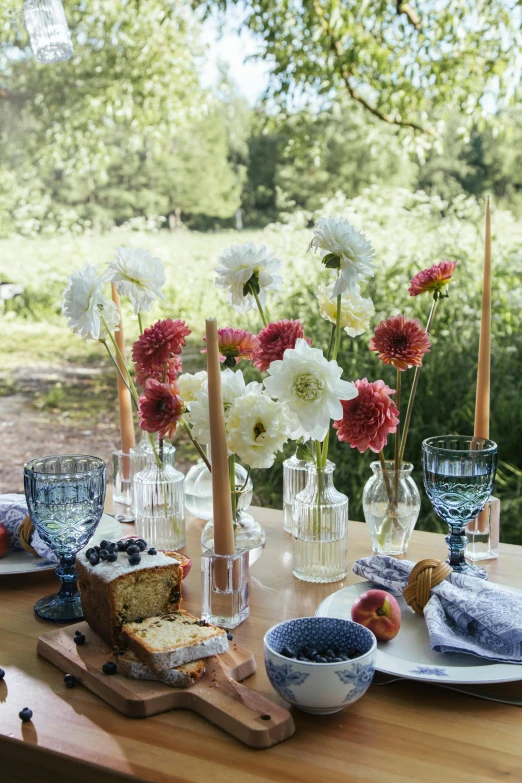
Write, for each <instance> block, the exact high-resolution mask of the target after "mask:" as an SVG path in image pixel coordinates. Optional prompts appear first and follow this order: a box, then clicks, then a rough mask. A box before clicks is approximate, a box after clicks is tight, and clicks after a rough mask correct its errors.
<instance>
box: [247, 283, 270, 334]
mask: <svg viewBox="0 0 522 783" xmlns="http://www.w3.org/2000/svg"><path fill="white" fill-rule="evenodd" d="M250 290H251V291H252V293H253V294H254V299H255V300H256V304H257V309H258V310H259V315H260V316H261V320H262V321H263V326H268V321H267V320H266V315H265V311H264V310H263V305H262V304H261V300H260V298H259V294H258V293H256V291H254V290H253V289H252V288H251V289H250Z"/></svg>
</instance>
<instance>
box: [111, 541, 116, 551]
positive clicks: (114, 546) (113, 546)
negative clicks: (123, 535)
mask: <svg viewBox="0 0 522 783" xmlns="http://www.w3.org/2000/svg"><path fill="white" fill-rule="evenodd" d="M117 548H118V547H117V546H116V542H115V541H111V543H110V544H109V552H116V550H117Z"/></svg>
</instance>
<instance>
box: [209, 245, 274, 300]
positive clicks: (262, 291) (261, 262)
mask: <svg viewBox="0 0 522 783" xmlns="http://www.w3.org/2000/svg"><path fill="white" fill-rule="evenodd" d="M218 260H219V266H218V267H216V269H215V271H216V273H217V277H216V286H217V287H218V288H224V289H225V290H226V291H228V301H229V303H230V304H231V305H233V306H234V307H235V308H236V310H237V311H238V312H240V313H241V312H243V311H245V310H251V309H252V308H254V307H256V300H255V297H254V295H253V293H252V292H250V293H249V292H246V293H245V286H246V284H247V283H249V282H251V284H252V285H253V286H254V288H256V290H257V288H259V292H258V297H259V301H260V302H261V306H263V305H264V304H265V301H266V292H267V291H268V290H269V289H272V290H275V291H279V290H280V288H281V287H282V285H283V278H282V277H280V275H279V271H280V268H281V261H279V260H278V259H277V258H275V257H274V256H273V255H271V254H270V253H269V252H268V250H267V249H266V247H264V245H260V246H256V245H253V244H252V242H245V244H244V245H231V246H230V247H227V249H226V250H224V251H223V255H221V256H220V257H219V259H218Z"/></svg>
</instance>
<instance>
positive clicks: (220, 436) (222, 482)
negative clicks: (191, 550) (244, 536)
mask: <svg viewBox="0 0 522 783" xmlns="http://www.w3.org/2000/svg"><path fill="white" fill-rule="evenodd" d="M205 323H206V337H207V370H208V414H209V420H210V455H211V461H212V504H213V509H214V551H215V552H216V554H218V555H233V554H234V552H235V544H234V525H233V522H232V502H231V500H230V480H229V473H228V451H227V436H226V432H225V413H224V410H223V396H222V393H221V371H220V369H219V348H218V334H217V321H216V319H215V318H207V319H206V322H205Z"/></svg>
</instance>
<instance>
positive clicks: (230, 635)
mask: <svg viewBox="0 0 522 783" xmlns="http://www.w3.org/2000/svg"><path fill="white" fill-rule="evenodd" d="M233 638H234V637H233V636H232V634H231V633H230V632H229V633H227V639H228V641H229V642H231V641H232V639H233Z"/></svg>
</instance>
